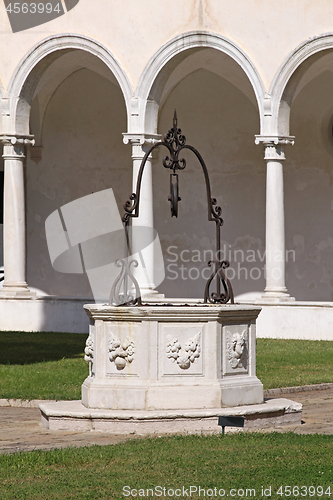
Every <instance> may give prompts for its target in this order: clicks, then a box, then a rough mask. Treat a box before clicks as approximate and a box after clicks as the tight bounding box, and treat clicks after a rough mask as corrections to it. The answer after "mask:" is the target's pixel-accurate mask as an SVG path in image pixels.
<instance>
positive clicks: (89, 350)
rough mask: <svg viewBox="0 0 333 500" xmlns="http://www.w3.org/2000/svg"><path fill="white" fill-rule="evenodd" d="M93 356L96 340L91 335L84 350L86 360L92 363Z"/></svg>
mask: <svg viewBox="0 0 333 500" xmlns="http://www.w3.org/2000/svg"><path fill="white" fill-rule="evenodd" d="M93 358H94V341H93V338H92V337H91V335H89V337H88V338H87V341H86V347H85V350H84V360H85V361H87V362H88V363H92V361H93Z"/></svg>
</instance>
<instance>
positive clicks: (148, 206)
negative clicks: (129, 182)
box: [123, 133, 160, 298]
mask: <svg viewBox="0 0 333 500" xmlns="http://www.w3.org/2000/svg"><path fill="white" fill-rule="evenodd" d="M123 136H124V143H125V144H128V143H130V144H131V145H132V161H133V190H132V191H133V193H135V192H136V189H137V178H138V173H139V169H140V166H141V162H142V159H143V157H144V155H145V154H146V152H147V151H148V149H149V148H150V147H151V146H152V145H153V144H154V143H156V142H158V141H159V140H160V136H159V135H152V134H128V133H125V134H123ZM132 226H133V227H138V226H143V227H145V228H153V227H154V216H153V180H152V156H149V157H148V160H147V162H146V165H145V168H144V172H143V177H142V182H141V193H140V205H139V217H137V218H133V219H132ZM138 239H140V238H138ZM140 249H141V248H140V241H135V238H134V239H133V241H132V253H133V254H134V253H136V252H137V251H140ZM138 261H139V266H138V268H136V269H135V270H133V272H134V275H135V278H136V279H137V281H138V283H139V286H140V290H141V296H142V297H146V298H149V296H150V295H151V296H152V297H156V295H157V293H158V292H157V290H155V284H154V279H153V276H154V249H153V246H152V245H151V246H150V247H149V249H146V250H145V261H144V266H143V265H142V261H141V262H140V259H138Z"/></svg>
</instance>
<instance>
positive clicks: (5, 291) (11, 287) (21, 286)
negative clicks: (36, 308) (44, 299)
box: [0, 283, 36, 299]
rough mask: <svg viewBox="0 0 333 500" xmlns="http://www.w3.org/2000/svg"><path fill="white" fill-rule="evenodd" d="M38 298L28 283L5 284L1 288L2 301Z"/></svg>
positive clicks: (0, 296)
mask: <svg viewBox="0 0 333 500" xmlns="http://www.w3.org/2000/svg"><path fill="white" fill-rule="evenodd" d="M34 297H36V292H32V291H31V290H30V289H29V288H28V285H27V283H13V284H6V283H4V285H3V287H2V288H0V299H29V298H34Z"/></svg>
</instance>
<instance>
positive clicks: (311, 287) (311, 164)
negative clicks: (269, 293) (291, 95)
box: [284, 55, 333, 301]
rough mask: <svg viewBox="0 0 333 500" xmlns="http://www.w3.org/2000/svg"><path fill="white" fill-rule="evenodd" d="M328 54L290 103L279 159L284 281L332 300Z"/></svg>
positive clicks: (332, 141) (332, 138)
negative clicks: (286, 143) (286, 140)
mask: <svg viewBox="0 0 333 500" xmlns="http://www.w3.org/2000/svg"><path fill="white" fill-rule="evenodd" d="M332 69H333V57H332V55H330V58H328V57H327V58H326V62H325V66H324V67H323V68H322V72H318V74H317V75H316V76H315V77H314V78H313V79H311V80H310V81H308V82H307V83H306V84H305V85H304V86H302V87H301V90H300V91H299V93H298V94H297V96H296V98H295V100H294V102H293V103H292V107H291V132H292V134H293V135H295V136H296V140H295V145H294V146H293V147H289V148H288V149H287V150H286V158H287V159H286V161H285V162H284V180H285V220H286V248H287V250H293V251H294V252H295V254H294V256H293V255H292V254H291V258H290V259H289V261H288V262H287V265H286V271H287V276H286V284H287V288H288V291H289V293H290V294H291V295H292V296H294V297H296V299H297V300H309V301H312V300H315V301H324V300H325V301H332V300H333V239H332V234H333V175H332V172H333V135H332V116H333V100H332V91H331V89H332V85H333V72H332Z"/></svg>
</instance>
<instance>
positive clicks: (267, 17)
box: [0, 0, 333, 90]
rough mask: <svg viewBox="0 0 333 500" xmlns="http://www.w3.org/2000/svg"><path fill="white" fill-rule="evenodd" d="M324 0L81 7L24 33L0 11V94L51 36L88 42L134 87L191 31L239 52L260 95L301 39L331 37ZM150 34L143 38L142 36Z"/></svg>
mask: <svg viewBox="0 0 333 500" xmlns="http://www.w3.org/2000/svg"><path fill="white" fill-rule="evenodd" d="M332 21H333V5H332V2H330V1H329V0H318V1H317V2H313V1H310V0H304V1H302V2H299V1H298V0H282V1H281V0H279V1H278V0H270V2H267V1H265V0H237V2H235V1H234V2H230V1H229V0H218V1H216V0H215V1H214V0H186V1H181V2H179V1H176V0H170V1H168V2H156V1H153V0H145V2H142V3H141V4H140V6H139V7H138V5H137V2H134V0H123V1H122V2H110V1H108V0H100V1H99V2H98V5H97V4H96V3H95V2H92V1H91V0H80V1H79V3H78V4H77V5H76V7H74V8H73V9H72V10H71V11H70V12H68V13H66V14H65V15H63V16H61V17H59V18H57V19H54V20H53V21H50V22H48V23H45V24H43V25H40V26H36V27H34V28H30V29H28V30H25V31H22V32H17V33H15V34H14V36H13V33H12V31H11V27H10V23H9V20H8V16H7V13H6V11H5V6H4V3H3V2H2V3H1V4H0V39H1V44H0V61H1V66H0V77H1V81H2V83H3V86H4V87H5V88H7V87H8V84H9V81H10V79H11V77H12V74H13V72H14V70H15V68H16V67H17V66H18V65H19V63H20V61H21V59H22V58H23V57H24V56H25V54H26V53H27V51H28V50H29V49H31V48H32V47H33V46H34V45H35V44H36V43H38V42H39V41H41V40H43V39H44V38H46V37H47V36H50V35H52V34H56V33H79V34H84V35H88V36H90V37H92V38H94V39H96V40H97V41H99V42H101V43H102V44H104V45H105V46H107V47H108V48H109V49H110V50H111V51H112V52H113V54H114V55H115V56H116V58H117V59H118V60H119V61H120V63H121V65H122V66H123V68H124V69H125V71H126V72H127V74H128V76H129V78H130V81H131V82H132V85H133V87H134V88H135V87H136V85H137V83H138V80H139V78H140V75H141V73H142V71H143V69H144V67H145V66H146V64H147V63H148V61H149V60H150V58H151V57H152V56H153V54H154V53H155V52H156V51H157V50H158V49H159V48H160V47H161V46H162V45H163V44H164V43H166V42H167V41H168V40H170V39H172V38H173V37H175V36H177V35H179V34H181V33H183V32H186V31H191V30H207V31H211V32H215V33H218V34H221V35H222V36H225V37H227V38H229V39H230V40H232V41H234V42H235V43H236V44H238V45H239V46H240V48H241V49H243V50H244V51H245V52H246V53H247V54H248V56H249V57H250V59H251V60H252V61H253V62H254V64H255V66H256V67H257V69H258V71H259V73H260V75H261V78H262V80H263V82H264V85H265V87H266V90H268V88H269V86H270V83H271V81H272V79H273V77H274V75H275V73H276V71H277V69H278V68H279V66H280V65H281V64H282V62H283V61H284V59H285V58H286V57H287V56H288V54H289V53H290V52H291V51H292V50H294V48H295V47H297V46H298V45H299V44H300V43H301V42H303V41H304V40H306V39H308V38H310V37H313V36H316V35H319V34H321V33H325V32H328V31H331V29H332ZM147 35H149V36H147Z"/></svg>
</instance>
